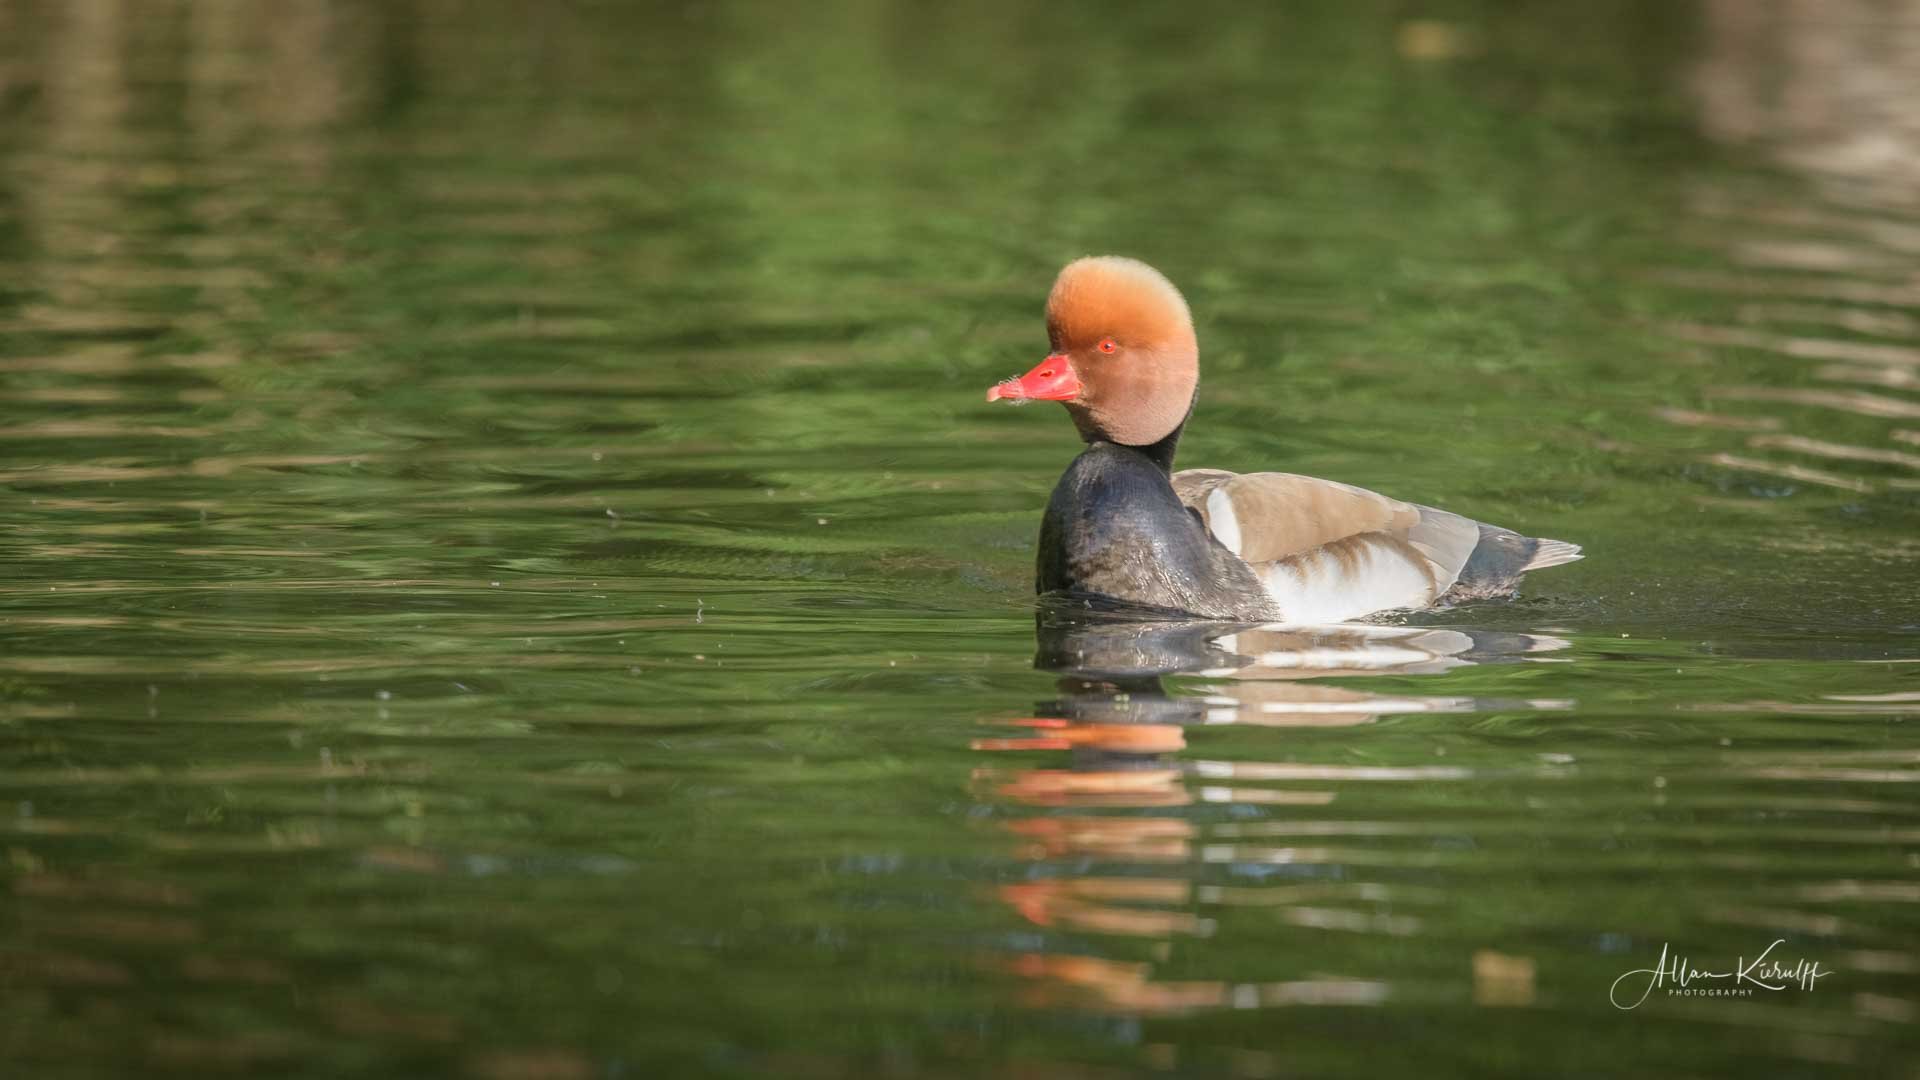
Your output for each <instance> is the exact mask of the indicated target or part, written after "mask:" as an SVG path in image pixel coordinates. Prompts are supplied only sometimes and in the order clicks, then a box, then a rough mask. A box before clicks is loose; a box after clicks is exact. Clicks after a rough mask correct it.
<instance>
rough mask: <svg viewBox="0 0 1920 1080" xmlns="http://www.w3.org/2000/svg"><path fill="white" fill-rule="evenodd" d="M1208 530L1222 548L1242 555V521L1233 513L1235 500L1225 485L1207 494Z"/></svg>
mask: <svg viewBox="0 0 1920 1080" xmlns="http://www.w3.org/2000/svg"><path fill="white" fill-rule="evenodd" d="M1207 529H1208V531H1210V532H1212V533H1213V538H1214V539H1215V540H1218V541H1220V546H1221V547H1224V548H1226V549H1227V550H1228V551H1231V552H1233V553H1234V554H1235V555H1238V554H1240V519H1239V518H1238V517H1236V516H1235V515H1234V513H1233V498H1232V497H1231V496H1229V495H1228V494H1227V485H1225V484H1221V485H1220V486H1219V487H1217V488H1214V489H1213V490H1212V491H1211V492H1209V493H1208V494H1207Z"/></svg>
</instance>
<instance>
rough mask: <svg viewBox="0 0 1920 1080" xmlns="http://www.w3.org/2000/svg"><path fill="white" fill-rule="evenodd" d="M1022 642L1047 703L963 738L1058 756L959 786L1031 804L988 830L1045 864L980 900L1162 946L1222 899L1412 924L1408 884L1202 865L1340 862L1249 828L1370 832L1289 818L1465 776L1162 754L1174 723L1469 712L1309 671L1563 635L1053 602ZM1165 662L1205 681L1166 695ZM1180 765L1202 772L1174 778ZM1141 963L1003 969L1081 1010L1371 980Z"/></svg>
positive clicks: (1167, 1005) (1492, 655) (1347, 997)
mask: <svg viewBox="0 0 1920 1080" xmlns="http://www.w3.org/2000/svg"><path fill="white" fill-rule="evenodd" d="M1037 636H1038V639H1039V641H1038V647H1037V649H1036V653H1035V666H1036V667H1038V668H1041V669H1042V670H1048V671H1052V672H1055V673H1057V674H1058V675H1059V677H1060V678H1059V684H1058V685H1059V691H1060V693H1059V695H1058V697H1056V698H1055V699H1054V700H1051V701H1046V702H1042V703H1040V705H1039V706H1038V707H1037V708H1036V709H1035V710H1034V715H1032V716H1026V717H1020V718H1017V719H1011V720H1004V721H1001V722H1000V723H1001V724H1003V725H1005V726H1007V727H1010V728H1012V729H1014V730H1012V731H1009V732H1007V733H1005V734H1002V735H996V736H994V737H990V738H983V739H979V740H977V741H976V742H975V743H974V747H975V749H978V750H985V751H994V752H1019V751H1025V752H1035V751H1039V752H1045V751H1061V750H1064V751H1067V752H1068V756H1067V760H1066V761H1065V762H1064V763H1062V764H1061V765H1057V766H1055V767H1051V768H1016V769H981V770H978V771H977V772H976V774H975V781H976V792H977V794H978V795H979V796H980V797H982V798H983V799H986V800H989V801H992V802H995V803H1001V804H1014V805H1019V806H1025V807H1031V808H1035V811H1037V812H1035V813H1033V815H1032V816H1026V817H1016V818H1014V819H1013V820H1008V821H1005V822H1004V823H1003V828H1005V830H1006V831H1007V833H1008V834H1009V835H1010V836H1011V837H1012V838H1014V839H1015V841H1016V844H1017V847H1016V848H1015V851H1016V853H1017V856H1018V857H1019V858H1020V859H1021V860H1023V861H1025V862H1028V863H1032V864H1044V865H1045V866H1046V867H1047V869H1046V870H1044V871H1039V872H1033V873H1026V874H1022V875H1021V877H1020V879H1019V880H1015V881H1009V882H1006V883H1004V884H1002V885H1001V886H999V888H998V889H997V891H996V895H997V896H998V898H999V899H1000V901H1001V902H1003V903H1005V904H1006V905H1007V906H1008V907H1009V908H1010V909H1012V910H1013V911H1014V912H1017V913H1018V914H1019V916H1020V918H1021V919H1023V920H1025V921H1026V922H1027V923H1029V924H1031V925H1032V926H1034V927H1036V928H1041V929H1044V930H1045V931H1047V932H1049V933H1057V934H1075V935H1096V936H1100V937H1108V938H1116V939H1119V938H1125V939H1133V940H1136V941H1138V940H1146V941H1150V942H1154V943H1156V944H1155V945H1154V948H1155V949H1156V950H1157V951H1158V955H1160V956H1162V957H1164V956H1165V955H1166V954H1165V950H1166V949H1168V948H1170V947H1171V943H1172V942H1174V941H1177V940H1179V939H1182V938H1194V937H1209V936H1212V935H1214V934H1216V933H1221V932H1223V930H1222V927H1223V925H1230V924H1228V923H1223V921H1222V920H1221V918H1219V915H1220V913H1221V911H1222V910H1223V909H1226V908H1233V907H1258V908H1262V909H1265V910H1267V911H1270V912H1272V913H1273V915H1274V917H1276V918H1278V919H1280V920H1281V921H1283V922H1286V923H1288V924H1291V925H1293V926H1297V927H1301V928H1304V929H1308V930H1312V931H1322V930H1326V931H1342V932H1357V933H1370V934H1390V935H1406V934H1412V933H1416V932H1418V930H1419V928H1420V926H1421V921H1420V919H1419V918H1418V917H1417V916H1415V915H1409V914H1405V911H1406V909H1407V907H1408V906H1409V905H1417V904H1418V903H1420V902H1423V897H1424V896H1425V894H1424V893H1422V891H1421V890H1419V889H1418V888H1417V887H1414V886H1409V885H1407V884H1404V883H1392V884H1389V883H1387V882H1383V881H1375V880H1368V879H1366V878H1365V877H1363V876H1360V874H1351V873H1345V872H1343V873H1338V874H1327V875H1319V874H1315V875H1311V876H1306V877H1301V876H1287V877H1276V878H1274V879H1273V880H1272V881H1271V882H1269V883H1262V884H1232V883H1229V884H1216V883H1214V880H1215V879H1214V878H1213V876H1212V875H1211V873H1210V872H1209V871H1208V870H1207V869H1206V868H1208V867H1213V866H1216V865H1217V864H1219V863H1222V862H1229V863H1245V864H1249V865H1253V864H1264V865H1269V866H1271V865H1278V864H1288V865H1292V866H1295V867H1301V866H1306V865H1310V864H1312V863H1332V862H1335V861H1345V860H1346V859H1347V858H1350V857H1351V856H1350V855H1347V854H1342V853H1341V852H1340V850H1339V849H1337V848H1334V847H1331V846H1313V845H1305V844H1283V845H1274V844H1270V843H1266V842H1260V841H1258V838H1259V837H1264V836H1269V835H1272V836H1282V835H1292V834H1294V833H1298V834H1299V835H1300V836H1302V837H1306V836H1321V837H1336V836H1349V835H1370V832H1369V830H1371V831H1372V832H1377V831H1378V830H1379V829H1380V828H1381V826H1380V825H1379V824H1378V823H1366V822H1342V821H1340V820H1338V819H1325V818H1320V817H1308V818H1300V817H1298V815H1303V814H1304V815H1313V814H1314V813H1315V809H1314V808H1325V807H1329V806H1332V805H1334V804H1335V800H1336V798H1337V796H1338V789H1339V785H1341V784H1343V783H1351V782H1370V781H1387V782H1394V781H1445V780H1461V779H1465V778H1467V777H1468V776H1469V775H1470V771H1469V770H1466V769H1462V768H1459V767H1456V766H1448V765H1432V766H1414V767H1406V768H1393V767H1381V766H1365V765H1310V764H1305V763H1294V762H1246V761H1236V762H1225V761H1187V760H1182V759H1181V757H1180V756H1179V751H1181V750H1184V749H1185V748H1186V745H1187V734H1188V729H1189V728H1197V727H1201V726H1211V725H1218V724H1237V725H1253V726H1315V727H1326V726H1335V725H1358V724H1366V723H1369V722H1371V721H1372V720H1374V719H1375V718H1376V717H1378V716H1380V715H1383V714H1386V713H1404V712H1422V711H1465V710H1470V709H1475V708H1479V707H1484V706H1486V705H1487V704H1489V703H1487V702H1484V701H1477V700H1475V699H1472V698H1465V697H1439V696H1431V697H1430V696H1421V695H1409V694H1374V693H1369V692H1366V691H1363V690H1359V689H1355V688H1352V687H1345V686H1328V685H1322V684H1318V683H1315V682H1313V681H1311V680H1313V679H1315V678H1317V677H1323V676H1334V675H1338V676H1353V675H1381V674H1395V675H1421V674H1434V673H1439V672H1444V671H1447V670H1449V669H1452V668H1456V667H1460V666H1464V665H1472V664H1482V663H1517V662H1523V661H1527V660H1536V659H1543V657H1541V656H1540V654H1541V653H1544V652H1549V651H1553V650H1557V649H1560V648H1564V647H1565V646H1566V642H1564V641H1561V640H1559V639H1557V638H1550V637H1540V636H1533V635H1528V634H1511V633H1494V634H1489V633H1482V632H1479V631H1466V630H1453V629H1429V628H1423V627H1388V626H1366V625H1341V626H1325V627H1301V626H1278V627H1274V626H1258V625H1246V624H1239V625H1235V624H1221V623H1198V622H1172V621H1168V622H1140V621H1137V620H1133V619H1128V618H1125V617H1121V616H1115V615H1105V614H1098V613H1092V612H1084V611H1079V610H1073V609H1062V608H1049V609H1046V610H1043V612H1042V613H1041V616H1040V619H1039V623H1038V626H1037ZM1179 674H1188V675H1192V676H1194V677H1196V678H1198V679H1201V680H1204V685H1202V686H1200V687H1197V688H1196V690H1197V692H1179V689H1180V688H1175V689H1174V690H1170V689H1169V688H1168V686H1167V685H1166V684H1165V683H1164V682H1163V681H1162V680H1163V677H1165V676H1169V675H1179ZM1499 704H1500V705H1501V707H1512V706H1513V705H1514V704H1515V703H1506V702H1503V703H1499ZM1555 704H1558V703H1552V702H1526V703H1524V705H1526V706H1531V707H1541V706H1551V705H1555ZM1196 777H1198V778H1199V780H1200V782H1199V783H1198V784H1196V785H1192V786H1190V783H1189V782H1190V780H1192V779H1194V778H1196ZM1282 785H1284V786H1282ZM1220 804H1226V805H1229V806H1237V807H1249V808H1251V807H1255V806H1258V807H1262V808H1264V809H1263V815H1273V816H1264V817H1263V819H1262V821H1261V822H1260V823H1259V824H1254V825H1240V824H1235V823H1234V822H1236V821H1238V818H1237V817H1236V818H1234V819H1230V820H1229V821H1228V822H1224V823H1222V822H1219V821H1218V820H1217V819H1215V818H1214V817H1213V815H1212V814H1193V813H1192V811H1190V810H1188V809H1187V808H1189V807H1192V806H1196V805H1213V806H1218V805H1220ZM1142 811H1145V812H1146V813H1142ZM1189 815H1192V816H1189ZM1249 841H1255V842H1249ZM1103 865H1111V867H1112V869H1111V870H1110V871H1106V872H1103V871H1102V870H1101V869H1100V867H1102V866H1103ZM1361 873H1362V874H1364V871H1361ZM1230 880H1231V879H1230ZM1254 880H1260V879H1254ZM1429 899H1430V898H1429ZM1156 966H1157V965H1156V963H1151V962H1149V963H1123V962H1117V961H1114V960H1109V959H1105V958H1101V957H1095V956H1089V955H1084V954H1081V953H1077V952H1070V951H1062V950H1061V946H1060V945H1057V944H1056V945H1050V946H1049V947H1048V948H1047V949H1046V950H1044V951H1028V952H1024V953H1022V954H1021V955H1019V956H1017V957H1015V958H1013V959H1012V961H1011V962H1010V963H1009V965H1008V967H1009V969H1010V970H1011V971H1012V972H1014V973H1015V974H1017V975H1019V976H1021V977H1022V978H1024V979H1027V980H1030V990H1029V995H1030V997H1029V1000H1031V1001H1032V1002H1033V1003H1034V1004H1036V1005H1048V1006H1052V1005H1080V1006H1085V1005H1089V1004H1091V1005H1094V1006H1096V1007H1099V1008H1104V1009H1112V1010H1116V1011H1122V1012H1129V1013H1140V1014H1154V1013H1180V1012H1188V1011H1193V1010H1198V1009H1211V1008H1227V1007H1234V1008H1248V1007H1273V1006H1283V1005H1312V1004H1340V1005H1368V1004H1375V1003H1377V1002H1379V1001H1381V1000H1384V998H1385V996H1386V994H1387V986H1386V984H1385V983H1382V982H1377V981H1371V980H1365V979H1348V978H1339V977H1331V976H1325V975H1321V974H1318V973H1317V972H1315V973H1313V974H1311V975H1310V976H1309V977H1305V978H1301V979H1297V980H1295V981H1274V982H1261V983H1246V982H1239V983H1235V982H1227V981H1223V980H1213V979H1198V980H1181V981H1168V980H1164V979H1161V978H1157V977H1156V975H1155V968H1156ZM1301 974H1306V973H1301Z"/></svg>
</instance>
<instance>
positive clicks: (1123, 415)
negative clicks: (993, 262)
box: [987, 256, 1580, 622]
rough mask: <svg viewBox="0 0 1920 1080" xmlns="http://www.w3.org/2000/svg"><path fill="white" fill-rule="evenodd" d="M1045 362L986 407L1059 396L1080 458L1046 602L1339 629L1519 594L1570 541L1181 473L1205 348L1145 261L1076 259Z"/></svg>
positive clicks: (1334, 488) (1348, 496) (1043, 530)
mask: <svg viewBox="0 0 1920 1080" xmlns="http://www.w3.org/2000/svg"><path fill="white" fill-rule="evenodd" d="M1047 336H1048V337H1049V339H1050V340H1051V342H1052V347H1053V351H1052V353H1051V354H1050V355H1049V356H1048V357H1047V358H1046V359H1045V360H1042V361H1041V362H1040V363H1039V365H1038V366H1036V367H1035V368H1034V369H1033V370H1032V371H1029V372H1027V374H1025V375H1023V376H1021V377H1020V378H1018V379H1009V380H1007V381H1006V382H1003V383H1001V384H999V385H998V386H995V387H993V388H992V389H991V390H989V391H987V400H988V401H997V400H1001V399H1006V400H1012V401H1036V400H1037V401H1059V402H1063V403H1065V405H1066V406H1067V411H1068V412H1069V413H1071V414H1072V416H1073V422H1074V424H1075V425H1076V426H1077V427H1078V428H1079V429H1080V434H1081V436H1082V437H1083V438H1085V439H1086V441H1087V449H1086V450H1085V451H1084V452H1083V453H1081V455H1080V456H1079V457H1077V458H1075V459H1074V461H1073V464H1072V465H1070V466H1068V467H1067V471H1066V473H1065V475H1063V476H1062V477H1061V478H1060V483H1059V486H1057V487H1055V488H1054V491H1053V498H1052V499H1051V500H1050V501H1049V502H1048V504H1047V513H1046V517H1045V519H1044V520H1043V522H1042V524H1041V527H1040V557H1039V571H1038V588H1039V591H1040V592H1042V593H1062V594H1071V595H1082V596H1094V597H1103V598H1107V599H1112V600H1118V601H1122V602H1126V603H1131V604H1139V605H1144V606H1148V607H1155V608H1162V609H1166V610H1168V611H1175V612H1184V613H1191V614H1195V615H1199V616H1203V617H1206V618H1219V619H1257V620H1278V619H1284V620H1286V621H1288V622H1337V621H1339V620H1342V619H1351V618H1357V617H1359V616H1362V615H1366V614H1369V613H1372V612H1376V611H1387V610H1392V609H1396V608H1425V607H1430V606H1432V605H1434V604H1440V603H1451V602H1455V601H1460V600H1473V599H1480V598H1484V597H1491V596H1507V595H1511V594H1512V593H1513V591H1514V589H1515V587H1516V586H1517V585H1518V584H1519V582H1520V577H1521V575H1522V574H1524V573H1526V572H1527V571H1529V570H1538V569H1541V568H1543V567H1548V566H1558V565H1560V564H1561V563H1566V562H1572V561H1573V560H1575V559H1578V558H1579V557H1580V548H1579V547H1578V546H1577V545H1574V544H1569V543H1566V542H1564V541H1560V540H1541V539H1535V538H1532V537H1527V536H1522V535H1520V534H1519V533H1516V532H1514V531H1512V530H1510V529H1503V528H1500V527H1498V526H1495V525H1485V524H1482V523H1480V522H1477V521H1473V520H1471V519H1469V518H1464V517H1461V516H1460V515H1458V514H1452V513H1448V512H1447V511H1445V510H1436V509H1434V508H1433V507H1430V506H1417V505H1414V504H1412V503H1405V502H1400V501H1399V500H1397V499H1390V498H1387V497H1386V496H1384V495H1379V494H1376V493H1374V492H1371V491H1367V490H1364V489H1362V488H1357V487H1351V486H1348V485H1346V484H1339V483H1334V482H1333V481H1330V480H1316V479H1314V478H1312V477H1307V476H1295V475H1293V474H1291V473H1271V472H1262V473H1246V474H1244V475H1236V474H1234V473H1230V472H1223V471H1221V470H1219V469H1188V470H1185V471H1183V472H1178V473H1176V472H1173V471H1172V469H1173V453H1174V448H1175V446H1176V444H1177V443H1178V442H1179V440H1180V432H1181V430H1182V429H1183V428H1184V427H1185V426H1186V422H1187V417H1188V415H1189V414H1190V413H1191V412H1192V409H1193V402H1194V395H1195V392H1196V388H1197V387H1198V385H1199V378H1200V353H1199V344H1198V343H1197V341H1196V339H1195V337H1194V332H1193V319H1192V317H1191V315H1190V314H1189V313H1188V311H1187V302H1186V300H1185V299H1183V298H1182V297H1181V295H1180V293H1179V291H1178V290H1176V289H1175V288H1174V287H1173V285H1172V283H1171V282H1169V281H1167V279H1166V278H1164V277H1162V276H1161V275H1160V273H1159V271H1157V270H1154V269H1153V268H1152V267H1150V266H1147V265H1146V264H1145V263H1140V262H1136V261H1134V260H1132V259H1123V258H1118V257H1114V256H1104V257H1100V258H1088V259H1081V260H1079V261H1077V262H1074V263H1071V264H1069V265H1068V266H1067V268H1066V269H1064V270H1062V271H1061V272H1060V277H1059V279H1058V280H1056V281H1055V282H1054V286H1053V292H1052V294H1051V295H1050V296H1049V297H1048V298H1047Z"/></svg>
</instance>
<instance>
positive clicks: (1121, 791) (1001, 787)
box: [973, 769, 1193, 807]
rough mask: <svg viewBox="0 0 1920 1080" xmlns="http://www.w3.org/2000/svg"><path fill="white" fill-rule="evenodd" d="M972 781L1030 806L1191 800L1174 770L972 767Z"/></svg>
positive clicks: (1166, 803) (1181, 802)
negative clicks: (1092, 770)
mask: <svg viewBox="0 0 1920 1080" xmlns="http://www.w3.org/2000/svg"><path fill="white" fill-rule="evenodd" d="M973 779H974V782H975V783H977V784H984V785H986V786H987V789H988V790H989V791H990V792H991V793H992V794H994V795H997V796H1000V797H1002V798H1007V799H1014V800H1016V801H1018V802H1023V803H1027V804H1029V805H1033V806H1090V807H1091V806H1185V805H1186V804H1188V803H1190V802H1192V801H1193V796H1191V795H1190V794H1188V792H1187V789H1186V786H1185V785H1184V784H1182V783H1181V773H1180V770H1178V769H1139V770H1130V771H1127V772H1073V771H1071V770H1066V769H1019V770H1015V771H1011V772H1002V771H1000V770H996V769H976V770H975V771H974V774H973Z"/></svg>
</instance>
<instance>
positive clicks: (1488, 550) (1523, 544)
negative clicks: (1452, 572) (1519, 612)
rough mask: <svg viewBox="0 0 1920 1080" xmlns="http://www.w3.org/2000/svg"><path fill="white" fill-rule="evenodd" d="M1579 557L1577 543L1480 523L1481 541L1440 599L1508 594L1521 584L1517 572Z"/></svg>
mask: <svg viewBox="0 0 1920 1080" xmlns="http://www.w3.org/2000/svg"><path fill="white" fill-rule="evenodd" d="M1578 558H1580V545H1578V544H1569V543H1567V542H1566V541H1565V540H1536V539H1534V538H1533V537H1531V536H1521V535H1520V534H1519V533H1517V532H1514V531H1513V530H1512V529H1503V528H1501V527H1499V526H1498V525H1481V526H1480V543H1479V544H1477V545H1475V547H1474V549H1473V554H1472V555H1469V556H1467V563H1466V565H1465V566H1462V567H1461V568H1460V577H1459V579H1458V580H1456V581H1455V582H1454V583H1453V588H1451V589H1448V590H1447V595H1446V596H1445V597H1443V598H1442V602H1443V603H1449V604H1457V603H1460V602H1462V601H1466V600H1484V599H1488V598H1490V597H1495V596H1510V595H1512V594H1513V590H1514V587H1515V586H1517V585H1519V584H1520V575H1522V574H1524V573H1526V572H1527V571H1529V570H1539V569H1542V568H1544V567H1548V566H1559V565H1561V564H1562V563H1570V562H1573V561H1574V560H1575V559H1578Z"/></svg>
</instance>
